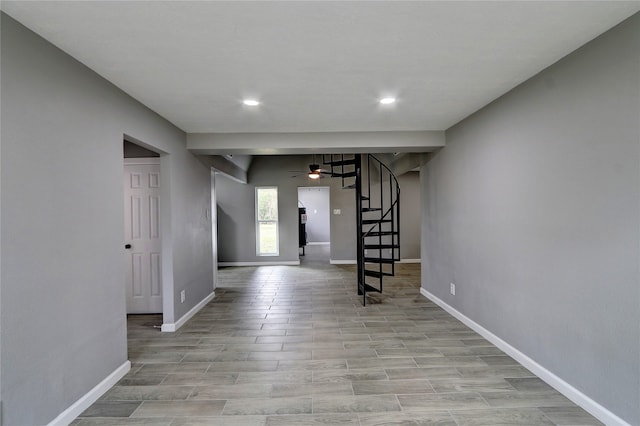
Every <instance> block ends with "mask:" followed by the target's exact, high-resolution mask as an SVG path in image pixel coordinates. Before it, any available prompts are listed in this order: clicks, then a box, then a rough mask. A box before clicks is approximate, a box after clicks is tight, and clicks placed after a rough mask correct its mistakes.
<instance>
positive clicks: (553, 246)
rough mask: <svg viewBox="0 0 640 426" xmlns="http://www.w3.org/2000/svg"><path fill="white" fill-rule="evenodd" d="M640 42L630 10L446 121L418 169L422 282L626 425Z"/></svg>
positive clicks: (630, 418)
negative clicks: (470, 111) (453, 121)
mask: <svg viewBox="0 0 640 426" xmlns="http://www.w3.org/2000/svg"><path fill="white" fill-rule="evenodd" d="M638 52H640V15H635V16H633V17H631V18H630V19H628V20H627V21H625V22H623V23H622V24H620V25H619V26H617V27H615V28H614V29H612V30H610V31H609V32H607V33H605V34H604V35H602V36H601V37H599V38H597V39H595V40H594V41H592V42H590V43H588V44H587V45H585V46H584V47H582V48H581V49H579V50H577V51H576V52H574V53H573V54H571V55H569V56H567V57H565V58H564V59H562V60H561V61H559V62H558V63H556V64H554V65H553V66H551V67H549V68H548V69H546V70H544V71H543V72H541V73H540V74H539V75H537V76H535V77H534V78H532V79H530V80H529V81H527V82H526V83H524V84H522V85H521V86H519V87H517V88H516V89H514V90H513V91H511V92H510V93H508V94H507V95H505V96H503V97H502V98H500V99H499V100H497V101H495V102H494V103H492V104H490V105H489V106H487V107H486V108H484V109H482V110H480V111H479V112H477V113H475V114H474V115H472V116H471V117H469V118H467V119H465V120H463V121H462V122H461V123H459V124H457V125H456V126H454V127H453V128H451V129H449V130H448V131H447V134H446V137H447V143H446V147H445V148H443V149H442V150H440V151H439V152H438V153H437V154H435V155H434V156H433V157H432V158H431V160H430V161H429V162H428V163H427V164H426V165H425V166H424V167H423V168H422V171H421V173H422V186H423V201H422V202H423V207H424V213H423V215H424V216H423V227H422V229H423V254H422V265H423V268H422V271H423V272H422V285H423V287H424V289H426V290H427V291H428V292H430V293H431V294H433V295H435V296H436V297H438V298H439V299H441V300H442V301H444V302H445V303H447V304H448V305H450V306H451V307H453V308H454V309H456V310H457V311H459V312H461V313H462V314H463V315H465V316H467V317H468V318H470V319H471V320H473V321H475V322H476V323H477V324H479V325H481V326H482V327H484V328H486V329H488V330H489V331H491V332H492V333H493V334H495V335H496V336H498V337H499V338H500V339H503V340H504V341H506V342H507V343H509V344H510V345H511V346H513V347H515V348H516V349H517V350H519V351H521V352H522V353H524V354H525V355H527V356H528V357H530V358H531V359H533V360H534V361H535V362H537V363H538V364H540V365H541V366H542V367H544V368H545V369H547V370H548V371H550V372H551V373H552V374H554V375H556V376H558V377H559V378H560V379H562V380H564V381H565V382H566V383H568V384H570V385H571V386H573V387H574V388H575V389H577V391H579V392H581V393H582V394H584V395H586V396H587V397H588V398H590V399H591V400H593V401H595V402H596V404H599V406H602V407H605V410H608V412H610V413H613V414H614V415H616V416H618V417H619V418H621V419H623V420H624V421H626V422H628V423H629V424H633V425H637V424H640V404H639V403H638V402H639V401H640V363H638V360H639V359H640V303H639V300H640V285H639V283H640V277H639V261H638V259H639V258H640V256H639V250H640V249H639V247H640V235H639V227H638V223H639V218H640V207H639V204H638V200H639V199H640V179H639V176H640V155H639V144H638V141H639V140H640V128H639V126H638V118H639V117H640V80H639V77H638V76H640V61H639V60H638ZM450 283H455V284H456V295H455V296H453V295H451V294H450V292H449V284H450ZM592 407H596V406H592ZM615 423H616V424H617V423H618V421H617V420H616V421H615ZM611 424H613V423H611Z"/></svg>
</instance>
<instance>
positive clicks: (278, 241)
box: [255, 186, 280, 257]
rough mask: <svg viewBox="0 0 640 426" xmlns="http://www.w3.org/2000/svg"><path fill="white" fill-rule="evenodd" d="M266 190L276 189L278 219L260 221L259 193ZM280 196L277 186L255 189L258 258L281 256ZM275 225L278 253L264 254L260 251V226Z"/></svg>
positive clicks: (257, 187)
mask: <svg viewBox="0 0 640 426" xmlns="http://www.w3.org/2000/svg"><path fill="white" fill-rule="evenodd" d="M265 189H274V190H275V191H276V218H275V219H269V220H264V219H260V216H259V213H258V208H259V205H260V203H259V201H258V197H259V195H258V194H259V192H260V191H261V190H265ZM279 203H280V200H279V195H278V187H277V186H256V187H255V218H256V219H255V227H256V256H260V257H263V256H280V223H279V221H280V211H279V210H280V209H279V206H278V205H279ZM269 223H273V224H274V225H275V227H276V243H275V246H276V251H275V252H273V253H263V252H261V251H260V224H269Z"/></svg>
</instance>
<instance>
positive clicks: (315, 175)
mask: <svg viewBox="0 0 640 426" xmlns="http://www.w3.org/2000/svg"><path fill="white" fill-rule="evenodd" d="M308 176H309V179H320V173H316V172H312V173H309V175H308Z"/></svg>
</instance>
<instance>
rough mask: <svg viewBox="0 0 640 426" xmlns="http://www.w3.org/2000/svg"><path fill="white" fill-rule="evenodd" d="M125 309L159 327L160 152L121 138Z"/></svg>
mask: <svg viewBox="0 0 640 426" xmlns="http://www.w3.org/2000/svg"><path fill="white" fill-rule="evenodd" d="M123 157H124V159H123V191H124V252H125V277H124V278H125V279H124V286H125V291H126V304H127V305H126V313H127V315H128V316H129V315H133V314H135V315H140V316H141V318H140V319H141V320H143V322H144V323H145V324H146V325H148V326H150V327H151V326H152V327H154V328H160V326H161V325H162V320H163V299H162V293H163V292H162V284H163V280H162V245H161V220H160V219H161V218H160V215H161V208H160V202H161V198H160V196H161V191H162V188H161V179H160V154H159V153H157V152H155V151H152V150H150V149H148V148H146V147H144V146H142V145H138V144H136V143H133V142H131V141H129V140H126V139H125V140H124V141H123Z"/></svg>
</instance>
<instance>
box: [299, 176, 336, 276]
mask: <svg viewBox="0 0 640 426" xmlns="http://www.w3.org/2000/svg"><path fill="white" fill-rule="evenodd" d="M330 199H331V197H330V189H329V187H328V186H310V187H306V186H305V187H298V212H299V216H300V219H299V225H300V226H299V228H300V229H299V245H300V246H301V247H300V250H301V252H300V256H299V257H300V263H301V264H308V263H329V258H330V250H331V226H330V214H329V212H330ZM302 215H304V216H302ZM304 219H306V220H304ZM303 222H304V223H303Z"/></svg>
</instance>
